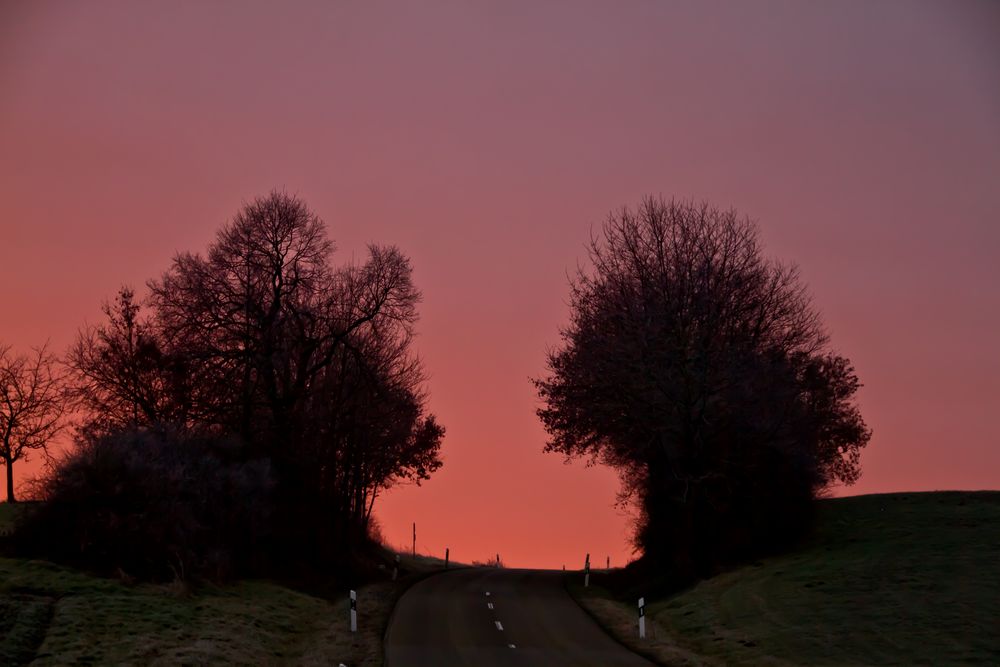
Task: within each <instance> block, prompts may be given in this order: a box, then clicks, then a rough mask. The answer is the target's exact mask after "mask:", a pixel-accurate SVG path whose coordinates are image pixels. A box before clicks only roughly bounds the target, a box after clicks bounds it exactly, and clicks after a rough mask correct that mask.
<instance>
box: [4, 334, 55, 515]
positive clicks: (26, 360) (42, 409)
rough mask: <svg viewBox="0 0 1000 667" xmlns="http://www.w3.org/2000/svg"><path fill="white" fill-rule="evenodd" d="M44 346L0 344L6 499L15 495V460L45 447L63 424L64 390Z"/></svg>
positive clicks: (52, 358)
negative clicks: (26, 348)
mask: <svg viewBox="0 0 1000 667" xmlns="http://www.w3.org/2000/svg"><path fill="white" fill-rule="evenodd" d="M56 368H57V365H56V360H55V358H54V357H53V356H52V355H51V354H49V352H48V350H47V346H45V345H43V346H42V347H39V348H36V349H34V350H33V351H32V354H30V355H15V354H13V353H12V352H11V349H10V346H0V460H2V461H3V463H4V465H6V466H7V502H9V503H13V502H16V498H15V496H14V462H15V461H21V460H26V459H27V458H28V457H29V453H30V452H32V451H38V450H45V449H46V448H47V447H48V444H49V442H50V441H51V440H52V438H53V437H55V435H56V434H57V433H58V432H59V431H60V429H61V428H62V424H61V418H62V415H63V410H64V407H63V406H64V400H63V398H64V397H63V391H62V385H61V381H60V377H59V375H58V373H57V371H56Z"/></svg>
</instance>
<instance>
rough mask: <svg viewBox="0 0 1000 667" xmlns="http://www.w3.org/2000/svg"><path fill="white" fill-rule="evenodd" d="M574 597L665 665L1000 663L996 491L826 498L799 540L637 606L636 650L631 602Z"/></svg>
mask: <svg viewBox="0 0 1000 667" xmlns="http://www.w3.org/2000/svg"><path fill="white" fill-rule="evenodd" d="M598 584H600V579H598ZM578 592H579V590H578ZM582 601H583V602H584V604H585V606H587V607H588V608H589V609H590V610H591V611H592V612H593V613H594V614H595V615H596V616H598V617H599V618H600V620H602V621H603V622H604V623H605V624H607V625H609V626H611V628H612V630H613V631H614V632H616V633H617V634H619V635H620V636H621V638H622V639H623V640H624V641H626V642H628V643H630V644H633V645H635V646H637V647H638V648H641V649H642V650H643V651H644V652H649V653H651V654H652V655H653V656H654V657H657V658H658V659H659V660H661V661H662V662H664V663H667V662H669V663H670V664H675V665H680V664H745V665H757V664H797V665H803V664H808V665H820V664H825V665H864V664H871V665H886V664H938V665H944V664H948V665H953V664H1000V493H998V492H980V493H971V492H941V493H906V494H887V495H871V496H859V497H854V498H843V499H835V500H824V501H822V503H821V508H820V520H819V524H818V529H817V532H816V534H815V535H814V536H813V537H812V538H811V539H810V540H809V541H808V542H807V543H806V544H804V545H803V546H802V547H801V548H799V549H797V550H795V551H794V552H792V553H789V554H786V555H782V556H777V557H773V558H768V559H765V560H763V561H761V562H758V563H754V564H752V565H749V566H746V567H742V568H740V569H737V570H734V571H731V572H728V573H725V574H722V575H719V576H716V577H713V578H711V579H708V580H706V581H703V582H701V583H699V584H698V585H696V586H694V587H693V588H691V589H689V590H687V591H684V592H682V593H680V594H678V595H674V596H670V597H667V598H665V599H661V600H656V601H653V602H651V603H650V602H647V605H648V606H647V610H646V611H647V616H648V618H649V619H650V620H651V621H652V625H651V628H650V635H653V636H651V637H650V638H648V639H647V640H646V641H645V642H643V643H642V644H641V645H640V644H639V643H638V639H637V637H636V636H635V635H636V632H637V631H636V619H635V607H634V602H633V603H632V604H628V605H626V604H622V603H619V602H612V601H610V600H608V599H607V597H606V596H604V597H602V595H601V592H600V591H599V590H596V591H595V589H591V591H590V592H589V593H586V594H583V595H582Z"/></svg>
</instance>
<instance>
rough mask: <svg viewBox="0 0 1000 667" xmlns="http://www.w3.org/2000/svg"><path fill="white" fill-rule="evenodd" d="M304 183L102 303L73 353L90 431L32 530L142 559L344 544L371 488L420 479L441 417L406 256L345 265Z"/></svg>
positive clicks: (308, 559) (429, 463)
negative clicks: (299, 192) (428, 393)
mask: <svg viewBox="0 0 1000 667" xmlns="http://www.w3.org/2000/svg"><path fill="white" fill-rule="evenodd" d="M333 249H334V247H333V243H332V242H331V241H330V240H329V239H328V237H327V234H326V228H325V226H324V224H323V222H322V221H321V220H320V219H319V218H318V217H317V216H316V215H314V214H313V213H312V212H311V211H310V210H309V209H308V208H307V207H306V205H305V203H304V202H302V201H301V200H300V199H297V198H295V197H292V196H289V195H286V194H283V193H272V194H271V195H269V196H267V197H263V198H260V199H257V200H254V201H253V202H251V203H249V204H247V205H245V206H244V207H243V209H242V210H241V211H240V212H239V213H238V214H237V215H236V217H235V218H234V219H233V220H232V221H231V222H230V223H228V224H226V225H225V226H224V227H223V228H222V229H221V230H220V231H219V232H218V235H217V237H216V239H215V241H214V242H213V243H212V244H211V245H210V247H209V248H208V251H207V252H206V253H205V254H204V255H202V254H192V253H181V254H178V255H177V256H176V257H175V258H174V260H173V263H172V265H171V266H170V268H169V269H168V270H167V271H166V272H165V273H164V274H163V275H162V276H160V277H159V278H157V279H154V280H151V281H150V282H149V283H148V288H149V296H148V298H146V299H144V300H140V299H139V298H137V296H136V294H135V293H134V292H133V291H132V290H131V289H128V288H123V289H122V290H121V291H120V293H119V294H118V296H117V298H116V299H115V300H114V301H113V302H111V303H108V304H106V305H105V308H104V313H105V319H104V321H103V322H101V323H100V324H99V325H97V326H92V327H88V328H85V329H84V330H82V331H81V332H80V334H79V336H78V339H77V341H76V343H75V344H74V345H73V347H72V348H71V350H70V351H69V353H68V355H67V362H66V363H67V365H68V367H69V368H70V369H71V371H72V373H71V375H72V389H73V392H72V393H73V396H74V397H75V400H76V409H78V410H80V411H82V413H83V414H84V415H86V418H85V421H84V423H83V424H82V426H81V428H80V432H79V433H80V434H79V437H78V445H77V448H76V449H75V450H74V451H73V452H71V453H70V454H69V456H68V457H67V458H66V459H65V460H64V461H63V462H62V463H61V464H60V465H58V466H57V467H56V468H55V470H54V471H53V473H52V474H51V475H49V477H48V478H47V480H45V482H44V484H43V485H42V487H41V492H40V493H41V495H42V497H43V498H44V499H45V500H46V501H47V502H46V503H45V504H44V505H43V506H42V507H43V509H41V510H39V511H38V512H36V513H34V515H33V517H31V518H29V521H28V523H27V524H26V525H25V527H24V530H23V531H22V532H23V534H24V538H25V539H24V543H25V544H26V545H28V546H29V548H35V549H41V550H46V551H49V552H52V553H55V554H58V555H60V556H62V557H65V558H69V559H75V560H80V561H84V562H87V563H89V564H91V565H94V566H98V567H106V568H121V569H123V570H125V571H126V572H128V573H129V574H132V575H149V576H163V575H164V574H165V573H167V572H169V573H171V574H172V575H176V576H189V575H191V574H193V573H198V574H207V575H209V576H219V574H220V573H222V574H223V575H226V574H232V573H239V572H240V571H245V570H253V571H261V570H266V569H268V568H278V567H283V566H295V567H304V568H310V567H313V568H320V569H326V568H330V567H334V566H337V565H342V564H345V563H350V562H351V561H352V559H353V558H354V556H356V555H357V552H359V551H360V550H364V549H365V548H366V543H367V539H368V537H367V536H368V525H369V521H370V519H371V515H372V508H373V505H374V502H375V499H376V497H377V496H378V494H379V493H380V492H381V491H383V490H385V489H387V488H389V487H391V486H392V485H393V484H396V483H398V482H400V481H403V480H412V481H417V482H419V481H420V480H423V479H427V478H428V477H429V476H430V474H431V473H433V472H434V471H435V470H436V469H437V468H438V467H439V466H440V465H441V461H440V458H439V449H440V444H441V440H442V438H443V435H444V429H443V428H442V427H441V426H440V425H438V423H437V422H436V421H435V419H434V416H433V415H430V414H428V413H427V411H426V409H425V402H426V401H425V399H426V397H425V394H424V390H423V385H424V380H425V377H424V373H423V370H422V368H421V364H420V362H419V360H418V359H417V358H416V357H415V355H414V354H413V352H412V349H411V342H412V338H413V327H414V324H415V322H416V320H417V309H416V308H417V303H418V301H419V299H420V295H419V292H418V291H417V289H416V288H415V287H414V285H413V283H412V280H411V269H410V264H409V261H408V259H407V258H406V257H405V256H404V255H403V254H402V253H401V252H400V251H399V250H397V249H396V248H393V247H378V246H370V247H369V252H368V258H367V260H366V261H365V262H364V263H360V264H356V263H350V264H346V265H342V266H335V265H333V264H332V263H331V261H330V256H331V254H332V252H333Z"/></svg>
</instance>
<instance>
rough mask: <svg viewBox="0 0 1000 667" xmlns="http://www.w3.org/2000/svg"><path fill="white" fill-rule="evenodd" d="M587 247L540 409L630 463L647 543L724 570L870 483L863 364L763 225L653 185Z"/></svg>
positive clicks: (585, 444)
mask: <svg viewBox="0 0 1000 667" xmlns="http://www.w3.org/2000/svg"><path fill="white" fill-rule="evenodd" d="M589 256H590V257H589V258H590V264H591V268H590V269H588V270H580V271H579V272H578V274H577V275H576V277H575V279H574V280H573V281H572V285H571V292H570V295H571V296H570V302H571V316H570V317H571V319H570V323H569V325H568V326H567V327H566V328H565V329H564V330H563V331H562V339H563V345H562V346H561V347H560V348H558V349H555V350H553V351H552V352H551V353H550V354H549V357H548V367H549V375H548V377H545V378H543V379H541V380H537V381H536V386H537V388H538V391H539V394H540V396H541V398H542V400H543V401H544V406H543V408H542V409H540V410H539V416H540V417H541V419H542V422H543V424H544V425H545V427H546V429H547V431H548V432H549V434H550V436H551V437H550V440H549V443H548V445H547V450H549V451H554V452H560V453H563V454H565V455H567V456H571V457H576V456H583V457H589V458H592V459H596V460H599V461H602V462H604V463H607V464H609V465H611V466H613V467H615V468H616V469H617V470H618V471H619V473H620V475H621V477H622V481H623V494H624V497H626V498H634V499H636V500H637V501H638V503H639V506H640V509H641V518H640V523H639V526H638V528H639V530H638V534H637V542H638V544H639V546H641V547H642V548H643V549H644V550H645V552H646V553H647V554H649V555H652V556H661V557H664V558H674V559H675V562H676V564H677V565H678V566H680V567H684V568H704V567H706V566H708V567H711V566H712V565H713V564H714V562H715V559H726V558H731V557H738V554H739V553H740V552H741V550H750V549H752V547H753V545H755V544H756V545H758V546H759V545H761V544H762V543H766V542H768V541H770V542H774V541H775V540H777V539H780V538H782V537H783V536H787V534H789V533H794V532H795V530H796V529H797V528H799V527H800V526H801V525H803V517H804V515H806V514H808V507H809V506H810V505H811V503H810V500H811V498H812V496H813V494H814V493H816V492H817V491H819V490H821V489H823V488H826V487H827V486H829V485H830V484H834V483H838V482H844V483H851V482H853V481H854V480H856V479H857V477H858V475H859V474H860V469H859V451H860V449H861V448H862V447H864V446H865V444H866V443H867V442H868V439H869V437H870V431H869V430H868V428H867V426H866V425H865V423H864V421H863V419H862V418H861V415H860V412H859V411H858V408H857V406H856V404H855V403H854V396H855V393H856V391H857V389H858V387H859V386H860V384H859V382H858V379H857V377H856V375H855V373H854V369H853V368H852V367H851V365H850V362H848V361H847V360H846V359H844V358H842V357H839V356H837V355H835V354H834V353H832V352H831V351H830V350H829V343H828V336H827V335H826V333H825V331H824V330H823V328H822V326H821V323H820V318H819V314H818V313H817V312H816V310H815V309H814V308H813V306H812V304H811V302H810V299H809V297H808V295H807V292H806V289H805V286H804V285H803V284H802V282H801V280H800V279H799V276H798V272H797V270H796V269H795V268H794V267H792V266H787V265H783V264H780V263H777V262H773V261H769V260H767V259H766V258H764V256H763V253H762V251H761V247H760V243H759V240H758V235H757V230H756V226H755V225H754V224H753V223H752V222H751V221H749V220H748V219H746V218H741V217H739V216H737V215H736V213H734V212H732V211H720V210H717V209H714V208H711V207H709V206H707V205H701V206H697V205H691V204H685V203H680V202H675V201H669V202H667V201H663V200H661V199H653V198H649V199H646V200H645V201H643V203H642V205H641V206H639V207H638V209H637V210H631V209H628V208H626V209H623V210H622V211H620V212H618V213H615V214H613V215H611V216H610V217H609V218H608V220H607V222H606V223H605V225H604V227H603V230H602V231H601V233H600V234H598V235H597V236H596V237H594V238H593V239H592V241H591V244H590V248H589Z"/></svg>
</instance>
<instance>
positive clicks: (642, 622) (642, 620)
mask: <svg viewBox="0 0 1000 667" xmlns="http://www.w3.org/2000/svg"><path fill="white" fill-rule="evenodd" d="M645 638H646V598H639V639H645Z"/></svg>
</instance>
